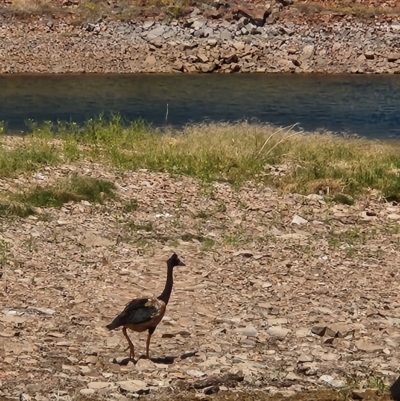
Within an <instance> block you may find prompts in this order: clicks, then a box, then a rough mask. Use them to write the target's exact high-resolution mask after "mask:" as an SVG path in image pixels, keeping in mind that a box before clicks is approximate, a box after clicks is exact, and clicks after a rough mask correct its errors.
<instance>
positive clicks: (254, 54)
mask: <svg viewBox="0 0 400 401" xmlns="http://www.w3.org/2000/svg"><path fill="white" fill-rule="evenodd" d="M332 18H333V17H332ZM298 19H299V18H296V19H295V18H292V19H291V20H290V19H288V18H286V19H282V21H281V20H278V21H276V22H274V23H270V24H265V25H264V26H256V25H254V24H253V23H252V22H250V20H249V18H246V17H241V18H240V19H239V20H232V21H227V20H213V19H209V18H205V17H203V15H202V14H199V15H195V16H193V17H191V18H190V19H189V20H188V19H187V20H186V22H185V21H182V22H181V23H178V22H177V21H172V22H171V23H160V22H157V21H155V20H151V19H148V20H146V21H144V22H133V21H130V22H121V21H113V20H107V19H105V20H101V21H99V22H98V23H96V24H91V23H82V24H81V25H80V26H74V24H72V23H71V22H67V21H66V20H64V19H52V18H50V17H48V16H41V17H38V18H31V19H28V20H18V19H15V18H10V17H7V16H2V17H0V38H1V39H2V45H1V47H0V74H2V75H8V74H65V73H68V74H74V73H96V74H101V73H103V74H104V73H107V74H113V73H116V74H121V73H124V74H128V73H161V74H162V73H168V74H171V73H172V74H180V73H262V74H264V73H300V74H310V73H319V74H332V75H333V74H400V44H399V43H400V41H399V38H400V23H397V22H396V20H395V21H392V22H379V21H370V20H360V19H358V20H354V21H352V20H349V21H347V20H346V18H342V19H341V20H338V21H337V22H332V21H328V22H321V21H319V22H315V21H314V22H312V21H311V19H310V18H308V19H305V20H304V21H299V20H298Z"/></svg>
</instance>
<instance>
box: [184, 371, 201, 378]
mask: <svg viewBox="0 0 400 401" xmlns="http://www.w3.org/2000/svg"><path fill="white" fill-rule="evenodd" d="M187 374H188V375H190V376H194V377H203V376H205V373H203V372H200V371H199V370H188V371H187Z"/></svg>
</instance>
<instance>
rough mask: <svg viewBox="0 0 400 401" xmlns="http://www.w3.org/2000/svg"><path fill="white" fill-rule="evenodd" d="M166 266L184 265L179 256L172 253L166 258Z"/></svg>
mask: <svg viewBox="0 0 400 401" xmlns="http://www.w3.org/2000/svg"><path fill="white" fill-rule="evenodd" d="M167 265H168V267H171V268H172V267H175V266H186V265H185V264H184V263H183V262H182V261H181V260H180V259H179V258H178V255H177V254H176V253H174V254H173V255H172V256H171V257H170V258H169V259H168V260H167Z"/></svg>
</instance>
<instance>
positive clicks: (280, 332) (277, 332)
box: [267, 326, 290, 340]
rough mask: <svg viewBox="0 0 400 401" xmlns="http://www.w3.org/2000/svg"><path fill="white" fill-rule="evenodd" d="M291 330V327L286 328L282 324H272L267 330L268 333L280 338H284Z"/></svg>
mask: <svg viewBox="0 0 400 401" xmlns="http://www.w3.org/2000/svg"><path fill="white" fill-rule="evenodd" d="M289 331H290V330H289V329H285V328H283V327H281V326H272V327H270V328H269V329H268V330H267V333H268V334H269V335H270V336H271V337H275V338H277V339H278V340H283V339H284V338H285V337H286V336H287V334H288V333H289Z"/></svg>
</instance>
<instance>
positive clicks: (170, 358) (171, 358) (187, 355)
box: [113, 351, 197, 366]
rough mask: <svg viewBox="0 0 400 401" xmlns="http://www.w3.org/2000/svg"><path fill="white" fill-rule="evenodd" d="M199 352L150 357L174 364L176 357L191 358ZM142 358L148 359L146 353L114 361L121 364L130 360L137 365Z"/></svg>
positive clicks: (166, 363)
mask: <svg viewBox="0 0 400 401" xmlns="http://www.w3.org/2000/svg"><path fill="white" fill-rule="evenodd" d="M196 354H197V351H191V352H186V353H184V354H182V355H181V356H180V357H178V356H165V357H158V358H149V360H150V361H151V362H153V363H158V364H163V365H172V364H173V363H174V362H175V359H181V360H182V359H186V358H191V357H193V356H195V355H196ZM140 359H147V358H146V356H145V355H140V356H139V358H137V359H136V360H135V359H132V358H124V359H121V360H119V361H118V360H117V359H116V358H114V359H113V363H116V364H118V365H120V366H125V365H128V363H129V362H133V363H134V364H135V365H136V364H137V363H138V362H139V360H140Z"/></svg>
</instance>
